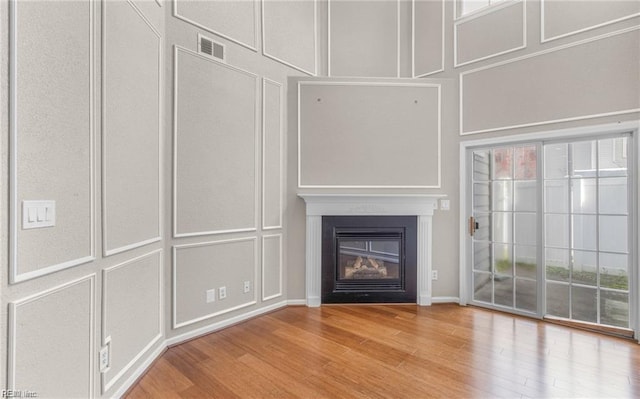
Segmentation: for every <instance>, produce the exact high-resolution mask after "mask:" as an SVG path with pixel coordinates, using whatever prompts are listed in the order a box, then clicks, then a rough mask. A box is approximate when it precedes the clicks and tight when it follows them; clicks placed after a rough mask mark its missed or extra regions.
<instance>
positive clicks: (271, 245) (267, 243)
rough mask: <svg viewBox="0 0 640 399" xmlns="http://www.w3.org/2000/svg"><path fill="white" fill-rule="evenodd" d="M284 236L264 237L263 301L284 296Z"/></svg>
mask: <svg viewBox="0 0 640 399" xmlns="http://www.w3.org/2000/svg"><path fill="white" fill-rule="evenodd" d="M282 277H283V276H282V235H281V234H273V235H266V236H263V237H262V300H263V301H268V300H269V299H273V298H277V297H280V296H282Z"/></svg>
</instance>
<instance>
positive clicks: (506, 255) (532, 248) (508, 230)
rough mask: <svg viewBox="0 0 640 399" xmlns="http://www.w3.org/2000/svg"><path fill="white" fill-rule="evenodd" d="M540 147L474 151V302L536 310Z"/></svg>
mask: <svg viewBox="0 0 640 399" xmlns="http://www.w3.org/2000/svg"><path fill="white" fill-rule="evenodd" d="M537 153H538V151H537V147H536V146H535V145H524V146H510V147H499V148H490V149H478V150H475V151H473V153H472V159H473V161H472V165H473V166H472V168H473V171H472V173H471V175H472V176H473V182H472V184H471V187H472V202H473V203H472V209H473V218H474V222H475V226H474V227H475V232H474V235H473V237H472V241H473V245H472V247H473V253H472V258H473V262H472V264H473V273H472V279H473V298H472V300H473V301H475V302H476V303H478V304H481V305H482V304H484V305H487V306H490V307H499V308H507V309H512V310H519V311H523V312H527V313H536V312H537V303H538V295H537V292H538V283H537V282H538V274H539V273H538V272H537V269H538V259H537V245H538V238H537V234H538V233H537V231H538V224H537V221H536V212H537V202H538V200H537V197H538V183H537V175H538V155H537Z"/></svg>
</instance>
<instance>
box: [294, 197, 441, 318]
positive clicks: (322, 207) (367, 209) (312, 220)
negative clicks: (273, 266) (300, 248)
mask: <svg viewBox="0 0 640 399" xmlns="http://www.w3.org/2000/svg"><path fill="white" fill-rule="evenodd" d="M298 196H299V197H301V198H302V199H304V201H305V202H306V204H307V229H306V231H307V237H306V295H307V306H309V307H317V306H320V303H321V297H320V295H321V281H322V270H321V267H322V216H325V215H327V216H328V215H331V216H349V215H352V216H384V215H397V216H417V217H418V265H417V266H418V267H417V269H418V270H417V271H418V276H417V277H418V278H417V284H418V286H417V302H418V305H420V306H428V305H431V278H430V276H431V238H432V237H431V226H432V217H433V212H434V211H435V210H436V209H438V199H440V198H444V197H446V195H443V194H434V195H427V194H380V195H377V194H304V193H300V194H298Z"/></svg>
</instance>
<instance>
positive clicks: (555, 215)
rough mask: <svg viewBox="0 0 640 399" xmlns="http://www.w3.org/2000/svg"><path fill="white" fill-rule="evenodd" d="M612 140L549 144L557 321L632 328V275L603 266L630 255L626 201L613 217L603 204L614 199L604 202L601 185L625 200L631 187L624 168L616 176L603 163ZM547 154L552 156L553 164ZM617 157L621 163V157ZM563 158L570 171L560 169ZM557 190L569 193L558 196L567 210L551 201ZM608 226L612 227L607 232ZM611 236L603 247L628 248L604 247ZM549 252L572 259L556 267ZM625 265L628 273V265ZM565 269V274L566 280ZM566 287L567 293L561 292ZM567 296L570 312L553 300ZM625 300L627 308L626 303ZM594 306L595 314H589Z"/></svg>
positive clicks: (549, 237) (551, 280)
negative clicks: (603, 151) (630, 285)
mask: <svg viewBox="0 0 640 399" xmlns="http://www.w3.org/2000/svg"><path fill="white" fill-rule="evenodd" d="M607 140H609V139H605V140H591V141H582V142H574V143H569V144H566V145H565V144H551V145H548V146H547V145H545V161H544V163H545V167H544V171H545V179H544V184H543V189H544V190H545V194H544V199H545V203H544V214H545V217H544V223H545V224H547V226H546V227H545V234H544V236H545V254H546V256H545V264H546V265H547V266H546V267H545V275H546V280H547V284H546V286H547V301H546V302H547V312H548V313H549V314H551V315H554V316H559V317H566V318H569V319H575V320H580V321H588V322H596V323H602V324H610V325H615V326H619V327H625V328H627V327H628V326H629V312H628V293H629V290H628V288H629V285H628V270H621V269H620V268H618V269H616V268H615V266H616V265H615V262H613V261H611V260H610V262H612V263H611V265H612V266H614V267H612V268H611V269H612V270H614V269H615V271H614V272H612V273H609V272H608V269H607V267H605V265H604V264H603V263H602V262H603V260H602V258H603V255H604V256H605V257H606V256H607V255H610V256H612V257H616V256H622V257H626V256H627V255H628V246H626V244H624V243H626V241H627V237H628V236H627V234H626V231H625V228H626V227H627V223H628V220H627V218H628V210H627V209H626V208H627V207H626V198H623V201H622V202H623V206H622V207H620V209H615V210H616V212H611V210H612V209H611V208H613V207H615V205H613V206H612V205H610V204H606V205H605V204H603V203H602V201H611V200H612V199H611V198H605V195H606V194H604V191H603V192H601V184H602V183H605V184H608V185H610V186H613V190H612V191H613V192H615V193H622V194H624V195H625V196H626V187H627V185H628V181H627V178H626V176H627V173H626V170H623V168H620V167H618V168H614V170H613V171H612V170H606V171H604V170H603V168H604V167H605V165H602V164H601V163H602V161H603V159H604V160H605V161H606V160H607V159H608V158H605V157H604V156H603V155H602V154H601V150H602V149H603V148H604V149H606V148H607V145H606V144H607V143H606V141H607ZM623 140H626V138H624V139H623ZM603 143H605V144H603ZM547 155H551V156H550V157H549V158H550V159H549V158H547ZM558 155H559V156H558ZM618 156H619V157H620V158H621V159H622V156H621V154H618ZM625 157H626V154H625ZM563 159H564V160H565V161H566V165H567V166H562V165H561V163H562V161H563ZM624 159H625V160H626V158H624ZM621 162H623V161H621ZM607 166H608V165H607ZM564 172H568V173H564ZM616 173H617V174H616ZM612 174H616V175H615V176H621V175H622V176H625V177H622V178H620V177H616V178H617V179H619V180H609V181H608V180H605V179H614V178H613V177H610V176H612ZM547 176H548V177H549V178H547ZM558 188H561V189H564V190H566V193H565V194H564V195H562V194H561V195H560V196H559V197H560V198H559V199H560V200H561V201H565V202H566V205H558V204H557V203H553V202H552V201H553V198H552V197H553V196H554V195H555V196H558V195H557V193H558V192H559V190H558ZM609 189H611V187H610V188H609ZM563 197H564V198H563ZM603 209H604V211H603ZM615 218H617V219H615ZM562 222H564V223H565V224H566V226H561V227H563V229H561V230H563V231H561V232H560V234H559V235H558V234H557V232H556V231H554V229H557V228H558V226H559V225H562ZM602 223H605V225H602ZM606 224H609V225H611V227H609V228H608V229H607V231H604V227H606ZM603 226H604V227H603ZM621 227H622V228H621ZM612 235H615V238H614V239H611V238H609V241H611V242H610V243H607V242H606V241H605V242H604V244H606V245H609V246H613V245H616V244H615V243H617V242H619V241H620V240H622V241H623V244H624V246H620V247H617V248H611V247H609V248H605V247H603V242H601V239H602V238H605V239H607V237H611V236H612ZM620 235H621V237H619V236H620ZM563 236H564V237H568V241H565V240H566V238H564V237H563ZM549 250H552V251H553V250H555V251H561V252H562V251H568V255H569V256H568V259H565V260H564V262H563V261H562V260H561V259H559V260H556V261H555V265H554V264H553V263H554V262H553V261H552V259H551V258H549V254H550V253H549ZM556 257H557V254H556ZM625 259H628V258H625ZM550 261H551V262H550ZM550 263H551V264H550ZM563 264H564V266H563ZM618 266H619V265H618ZM625 266H626V268H628V262H627V263H626V265H625ZM563 270H566V275H564V272H563ZM563 275H564V277H563ZM562 286H565V287H567V288H566V289H562V288H560V287H562ZM567 295H568V298H567V299H568V300H569V302H570V303H571V304H572V305H571V306H569V307H568V308H565V307H563V306H558V305H555V306H554V305H553V302H554V301H553V299H552V297H555V298H556V299H557V298H560V297H565V298H566V296H567ZM585 295H586V296H585ZM589 298H592V299H589ZM625 298H626V300H627V302H626V303H624V300H625ZM621 300H622V301H623V302H621ZM591 302H593V305H594V309H592V310H588V308H589V306H588V305H590V304H591ZM625 309H626V313H625ZM603 312H604V313H603ZM612 314H613V316H612ZM614 316H615V317H614Z"/></svg>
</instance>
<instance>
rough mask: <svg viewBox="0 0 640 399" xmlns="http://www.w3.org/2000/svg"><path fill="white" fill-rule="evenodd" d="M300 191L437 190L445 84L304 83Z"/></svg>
mask: <svg viewBox="0 0 640 399" xmlns="http://www.w3.org/2000/svg"><path fill="white" fill-rule="evenodd" d="M298 118H299V132H298V134H299V137H298V145H299V151H298V153H299V164H298V171H299V180H298V184H299V186H300V187H438V186H439V184H440V158H439V157H440V86H439V85H434V84H419V83H415V84H409V83H387V84H385V83H377V84H376V83H362V82H361V83H355V82H354V83H348V82H345V83H338V82H300V83H299V107H298Z"/></svg>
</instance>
